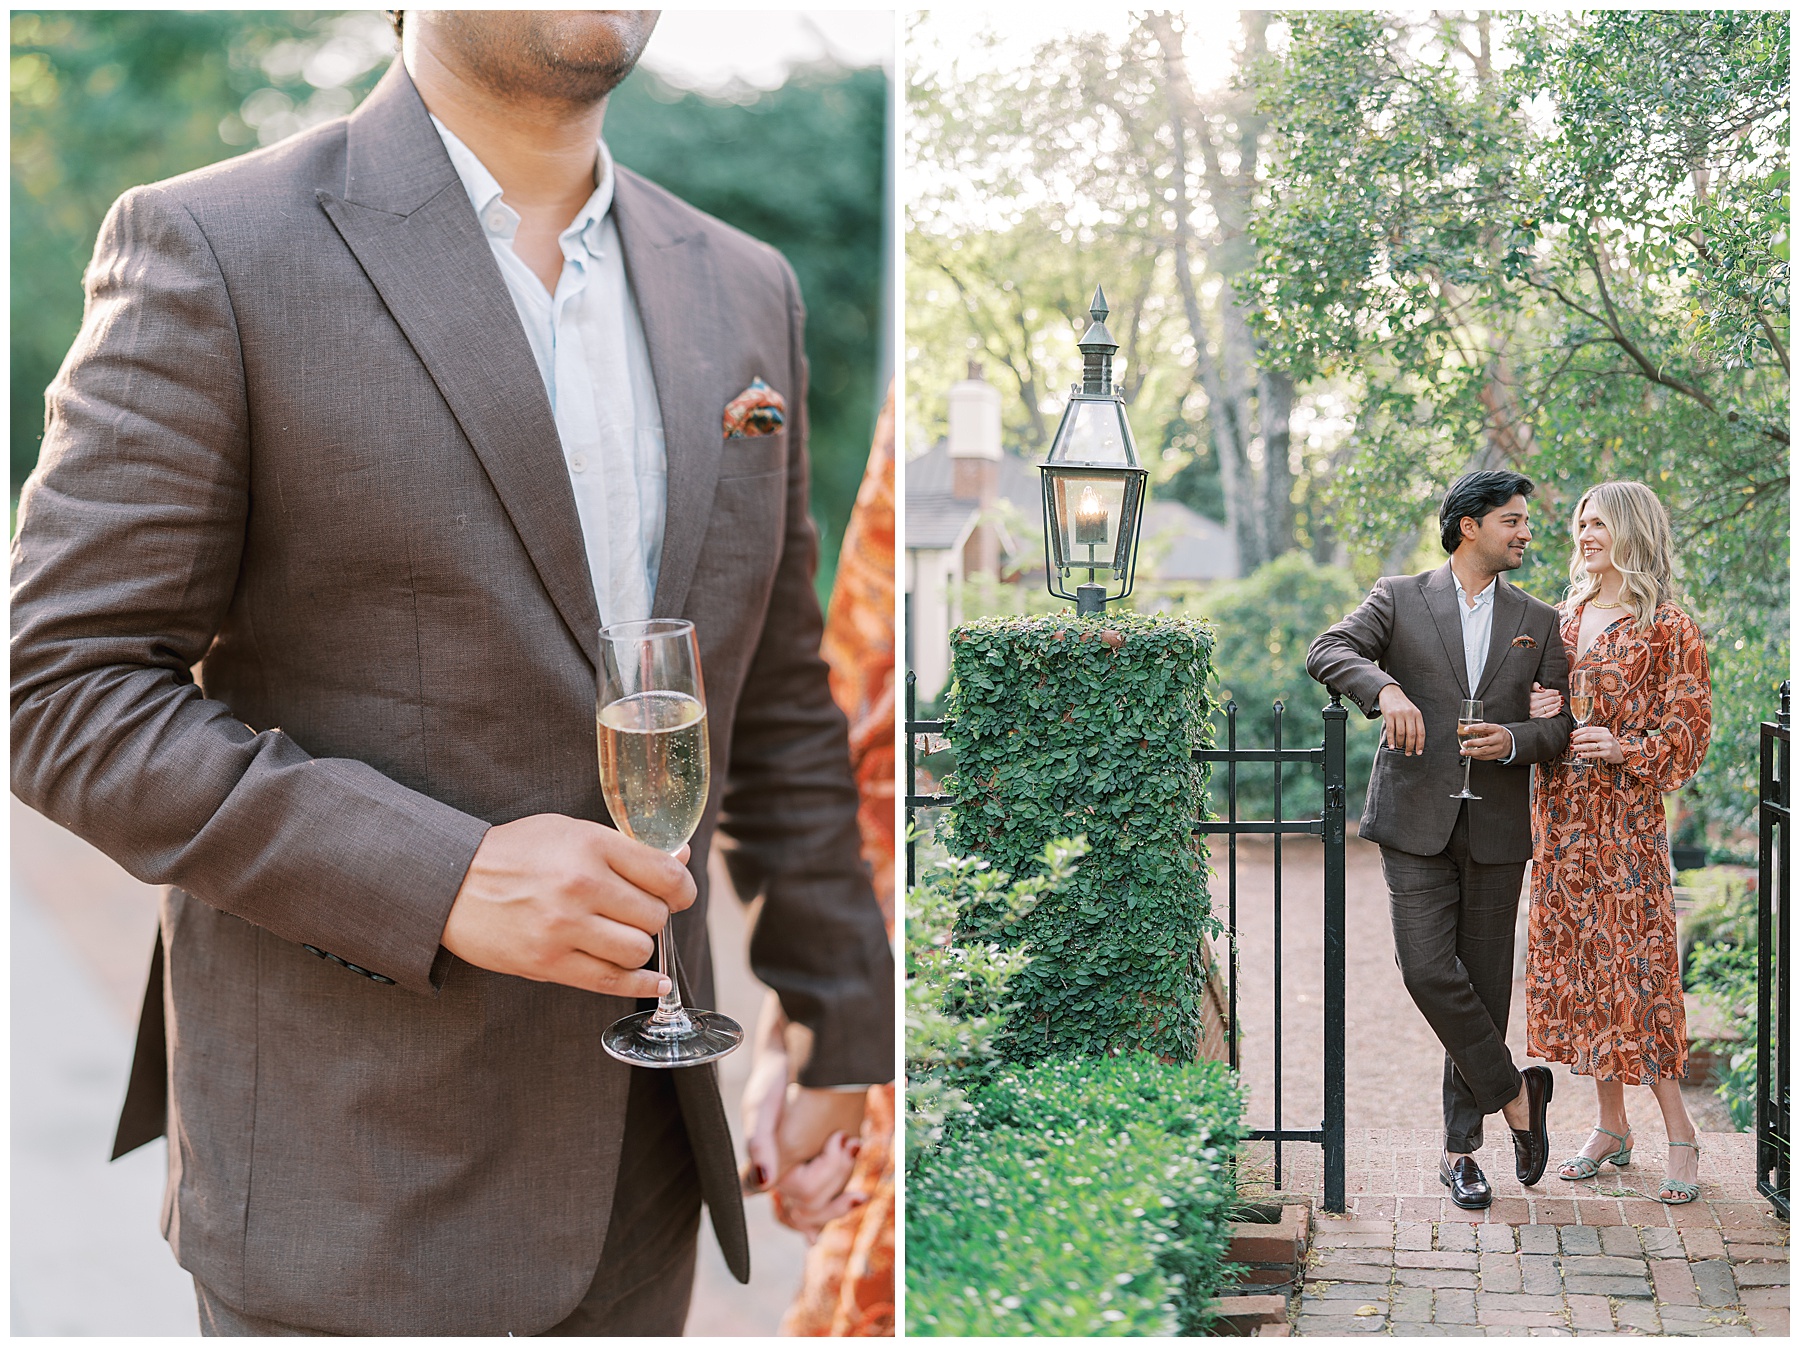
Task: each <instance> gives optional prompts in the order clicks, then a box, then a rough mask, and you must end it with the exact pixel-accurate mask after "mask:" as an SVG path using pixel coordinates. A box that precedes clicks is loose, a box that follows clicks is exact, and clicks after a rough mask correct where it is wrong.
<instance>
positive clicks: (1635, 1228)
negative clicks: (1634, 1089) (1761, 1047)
mask: <svg viewBox="0 0 1800 1347" xmlns="http://www.w3.org/2000/svg"><path fill="white" fill-rule="evenodd" d="M1492 1130H1493V1129H1490V1133H1491V1132H1492ZM1646 1132H1648V1129H1646ZM1502 1135H1504V1131H1502ZM1582 1139H1583V1138H1582V1135H1581V1134H1578V1133H1573V1132H1570V1133H1560V1132H1559V1133H1557V1134H1555V1135H1554V1136H1553V1145H1552V1148H1551V1154H1552V1155H1553V1156H1556V1157H1557V1158H1559V1159H1560V1158H1561V1157H1563V1156H1567V1155H1572V1154H1573V1153H1574V1152H1575V1150H1576V1149H1577V1148H1579V1146H1580V1144H1581V1141H1582ZM1436 1140H1437V1138H1436V1135H1435V1133H1432V1132H1426V1131H1402V1130H1393V1129H1376V1130H1364V1131H1360V1132H1358V1133H1356V1134H1355V1135H1354V1136H1353V1138H1352V1143H1351V1148H1350V1154H1349V1178H1350V1183H1349V1188H1350V1192H1351V1196H1350V1199H1349V1206H1350V1210H1349V1212H1348V1213H1346V1214H1345V1215H1344V1216H1341V1217H1333V1216H1328V1215H1325V1214H1323V1213H1319V1214H1316V1215H1315V1216H1314V1222H1313V1232H1314V1233H1313V1247H1312V1253H1311V1256H1310V1258H1309V1260H1308V1267H1307V1270H1306V1274H1305V1280H1304V1284H1303V1286H1302V1288H1301V1293H1300V1295H1299V1296H1298V1297H1297V1300H1296V1311H1297V1313H1296V1316H1295V1318H1294V1332H1295V1333H1296V1334H1299V1335H1302V1336H1305V1335H1325V1334H1349V1333H1384V1334H1391V1335H1393V1336H1400V1337H1410V1336H1444V1335H1457V1336H1483V1335H1485V1336H1512V1335H1531V1336H1540V1337H1541V1336H1546V1335H1549V1336H1562V1335H1565V1334H1582V1333H1587V1334H1593V1333H1614V1334H1617V1333H1657V1334H1672V1335H1680V1336H1707V1337H1717V1336H1737V1337H1747V1336H1752V1335H1756V1336H1764V1335H1768V1336H1775V1337H1786V1336H1787V1333H1788V1230H1787V1226H1786V1225H1785V1224H1784V1223H1783V1222H1781V1221H1780V1220H1778V1219H1777V1218H1776V1217H1775V1215H1774V1213H1773V1212H1772V1211H1771V1210H1770V1208H1769V1205H1768V1203H1767V1202H1766V1201H1764V1200H1763V1199H1762V1198H1761V1197H1759V1196H1758V1195H1757V1193H1756V1191H1755V1187H1754V1183H1753V1181H1752V1178H1751V1174H1752V1166H1753V1151H1752V1145H1753V1138H1752V1137H1750V1136H1749V1135H1747V1134H1742V1133H1705V1134H1703V1135H1702V1137H1701V1144H1702V1145H1703V1146H1704V1147H1705V1148H1706V1154H1705V1156H1704V1158H1703V1159H1702V1161H1701V1174H1700V1178H1701V1184H1702V1196H1701V1199H1700V1200H1699V1201H1697V1202H1695V1203H1692V1204H1691V1205H1688V1206H1683V1207H1665V1206H1664V1205H1663V1204H1662V1203H1660V1202H1657V1201H1655V1200H1653V1199H1651V1198H1647V1197H1646V1196H1645V1195H1644V1194H1646V1193H1654V1192H1655V1191H1656V1190H1657V1187H1658V1186H1659V1185H1660V1182H1661V1178H1662V1173H1663V1169H1662V1153H1663V1152H1662V1147H1661V1144H1660V1142H1661V1137H1660V1132H1659V1133H1658V1135H1657V1137H1656V1139H1655V1140H1656V1143H1657V1144H1654V1145H1652V1144H1651V1137H1650V1136H1649V1135H1646V1136H1645V1137H1644V1138H1643V1143H1644V1144H1643V1149H1641V1150H1640V1151H1639V1152H1638V1154H1637V1159H1636V1162H1635V1163H1634V1164H1633V1165H1632V1166H1631V1167H1629V1168H1628V1169H1625V1170H1622V1171H1620V1170H1614V1169H1612V1168H1611V1167H1608V1169H1607V1171H1606V1172H1605V1173H1604V1174H1602V1175H1601V1176H1599V1177H1597V1178H1594V1179H1590V1180H1588V1181H1586V1182H1583V1183H1564V1182H1563V1181H1562V1180H1560V1179H1557V1178H1556V1177H1555V1176H1554V1171H1552V1173H1551V1174H1550V1175H1547V1176H1546V1177H1545V1178H1544V1180H1543V1181H1542V1182H1541V1183H1540V1184H1538V1185H1537V1187H1536V1188H1533V1189H1525V1188H1522V1187H1520V1185H1519V1184H1518V1183H1517V1181H1516V1180H1514V1178H1513V1177H1512V1159H1511V1143H1510V1139H1508V1140H1506V1141H1504V1142H1498V1143H1497V1142H1496V1141H1495V1140H1494V1139H1493V1137H1492V1136H1491V1135H1490V1138H1489V1145H1488V1146H1487V1148H1486V1149H1485V1150H1484V1151H1483V1152H1482V1155H1481V1164H1482V1169H1483V1171H1484V1172H1485V1173H1486V1174H1487V1175H1488V1179H1489V1182H1490V1183H1492V1184H1493V1185H1494V1204H1493V1206H1492V1207H1490V1208H1489V1209H1488V1210H1487V1211H1485V1212H1469V1211H1462V1210H1461V1209H1459V1208H1457V1207H1456V1206H1454V1205H1453V1204H1452V1203H1451V1202H1450V1201H1449V1199H1448V1198H1447V1197H1445V1196H1444V1195H1443V1193H1444V1189H1443V1186H1442V1185H1441V1184H1440V1183H1439V1182H1438V1178H1437V1169H1436V1164H1437V1152H1436V1150H1435V1149H1434V1146H1435V1143H1436ZM1502 1146H1504V1147H1505V1149H1504V1150H1502Z"/></svg>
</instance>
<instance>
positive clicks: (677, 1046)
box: [595, 618, 744, 1067]
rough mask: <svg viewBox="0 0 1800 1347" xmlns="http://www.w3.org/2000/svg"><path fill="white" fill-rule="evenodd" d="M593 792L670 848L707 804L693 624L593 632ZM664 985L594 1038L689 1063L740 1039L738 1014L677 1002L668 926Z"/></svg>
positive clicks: (642, 1061)
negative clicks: (653, 1003) (596, 773)
mask: <svg viewBox="0 0 1800 1347" xmlns="http://www.w3.org/2000/svg"><path fill="white" fill-rule="evenodd" d="M595 720H596V725H597V728H598V731H599V740H600V791H601V793H602V794H603V795H604V796H605V797H606V808H607V810H608V812H609V813H611V814H612V818H613V822H614V823H616V824H617V825H618V826H619V830H620V831H621V832H623V833H624V834H625V835H626V836H627V837H630V838H633V839H635V840H636V841H639V842H642V843H644V844H645V845H646V846H652V847H655V848H656V849H657V850H658V851H666V852H669V853H670V854H671V855H673V854H674V853H675V852H677V851H680V850H681V848H682V847H683V846H684V845H686V843H687V840H688V839H689V838H690V837H692V836H693V835H694V829H695V828H697V827H699V826H700V816H701V815H702V814H704V813H705V812H706V792H707V786H708V783H709V780H710V775H711V766H710V764H711V753H710V745H709V743H708V740H707V733H706V691H705V688H704V687H703V686H702V684H701V681H700V647H699V643H698V642H697V641H696V640H695V639H694V626H693V623H691V622H682V621H677V620H673V619H663V618H657V619H652V620H651V621H648V622H622V623H619V624H617V625H615V626H610V627H603V628H601V630H600V691H599V699H598V702H597V704H596V711H595ZM656 949H657V959H658V967H659V968H660V969H661V970H662V972H663V974H664V976H666V977H667V978H668V979H669V990H668V992H667V993H666V994H665V995H664V996H662V997H661V998H660V999H659V1001H658V1003H657V1007H656V1009H655V1010H645V1011H640V1012H638V1013H637V1014H635V1015H627V1016H625V1018H624V1019H621V1020H618V1021H616V1022H614V1023H613V1024H612V1025H610V1026H608V1028H607V1030H606V1032H605V1033H604V1034H603V1035H602V1036H601V1040H600V1041H601V1046H603V1047H604V1048H605V1049H606V1050H607V1052H609V1053H611V1054H612V1055H613V1056H614V1057H617V1058H618V1059H619V1060H620V1061H623V1062H630V1063H631V1064H632V1065H634V1066H655V1067H673V1066H697V1065H699V1064H700V1063H702V1062H710V1061H713V1060H715V1059H717V1058H720V1057H723V1056H724V1055H725V1054H726V1053H728V1052H730V1051H731V1050H732V1049H734V1048H736V1047H737V1046H738V1045H739V1044H740V1043H742V1042H743V1041H744V1031H743V1029H742V1028H741V1027H740V1026H739V1025H738V1023H737V1021H736V1020H733V1019H731V1018H729V1017H728V1016H725V1015H721V1014H719V1013H717V1012H716V1011H711V1010H690V1009H688V1008H687V1007H685V1006H683V1005H682V1003H681V989H680V986H679V983H678V980H677V976H676V965H675V960H674V955H675V946H674V943H673V942H672V941H671V940H670V938H669V925H668V923H667V922H664V923H663V928H662V930H661V931H660V932H658V933H657V937H656Z"/></svg>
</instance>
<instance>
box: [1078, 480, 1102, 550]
mask: <svg viewBox="0 0 1800 1347" xmlns="http://www.w3.org/2000/svg"><path fill="white" fill-rule="evenodd" d="M1075 544H1076V546H1078V547H1080V546H1094V547H1104V546H1105V545H1106V506H1104V505H1103V504H1101V502H1100V497H1098V496H1096V495H1095V494H1094V488H1093V487H1091V486H1084V487H1082V488H1081V501H1080V503H1079V504H1077V505H1076V507H1075Z"/></svg>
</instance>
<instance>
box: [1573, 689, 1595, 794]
mask: <svg viewBox="0 0 1800 1347" xmlns="http://www.w3.org/2000/svg"><path fill="white" fill-rule="evenodd" d="M1569 714H1570V715H1571V716H1573V717H1574V718H1575V723H1576V724H1577V725H1586V724H1587V723H1588V722H1589V721H1591V720H1592V719H1593V718H1594V675H1593V673H1592V671H1591V670H1588V669H1577V670H1576V671H1575V672H1574V673H1573V674H1571V675H1570V676H1569ZM1569 756H1570V757H1571V758H1573V759H1574V763H1573V765H1572V766H1571V769H1570V770H1572V771H1576V772H1586V771H1587V767H1588V762H1587V759H1586V758H1584V757H1582V756H1581V755H1580V754H1578V753H1575V752H1573V751H1571V752H1570V754H1569Z"/></svg>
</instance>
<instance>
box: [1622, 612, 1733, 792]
mask: <svg viewBox="0 0 1800 1347" xmlns="http://www.w3.org/2000/svg"><path fill="white" fill-rule="evenodd" d="M1658 625H1659V626H1660V627H1662V628H1663V629H1662V630H1661V631H1658V632H1656V633H1655V634H1654V636H1653V638H1652V641H1651V655H1650V658H1651V659H1652V660H1653V661H1654V667H1653V668H1652V670H1651V675H1650V681H1649V685H1648V687H1647V689H1646V690H1647V691H1648V692H1649V694H1650V697H1651V705H1650V708H1649V715H1647V716H1646V717H1645V718H1644V722H1643V723H1644V724H1645V725H1646V726H1647V727H1648V728H1647V729H1645V730H1643V731H1642V732H1639V733H1631V734H1621V735H1620V736H1619V747H1620V748H1621V749H1623V750H1624V753H1625V762H1624V768H1625V770H1626V771H1627V772H1630V773H1631V774H1632V775H1633V776H1636V777H1638V778H1639V779H1640V780H1642V781H1644V782H1646V783H1647V784H1649V785H1651V786H1654V787H1655V788H1656V789H1657V790H1659V791H1661V792H1663V793H1664V794H1667V793H1668V792H1669V791H1672V790H1679V789H1680V788H1681V787H1682V786H1685V785H1686V784H1687V783H1688V782H1689V781H1690V780H1691V779H1692V778H1693V775H1694V773H1695V772H1697V771H1699V770H1700V764H1701V763H1702V762H1704V761H1705V760H1706V746H1707V744H1708V743H1709V742H1710V741H1711V740H1712V680H1711V677H1710V675H1709V673H1708V670H1707V664H1706V641H1705V638H1704V637H1702V636H1701V634H1700V629H1699V627H1697V626H1695V625H1694V621H1693V619H1692V618H1690V617H1689V616H1688V615H1687V614H1686V613H1684V612H1682V611H1680V610H1679V609H1670V610H1668V617H1667V618H1664V617H1663V616H1662V615H1659V616H1658Z"/></svg>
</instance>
